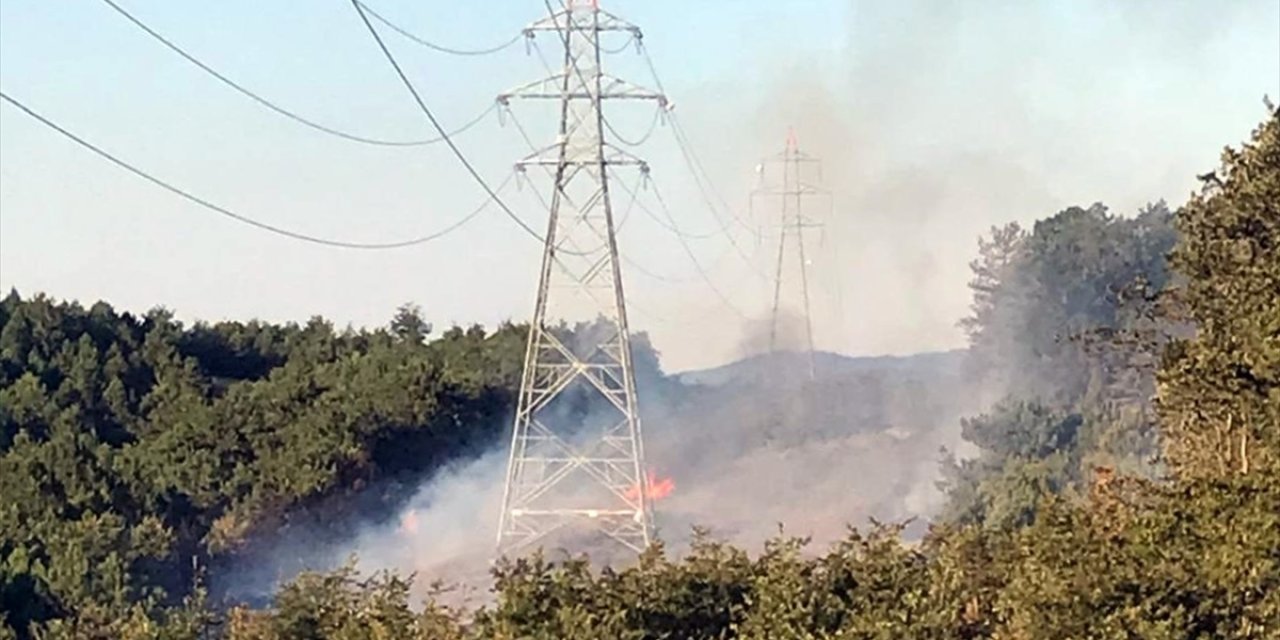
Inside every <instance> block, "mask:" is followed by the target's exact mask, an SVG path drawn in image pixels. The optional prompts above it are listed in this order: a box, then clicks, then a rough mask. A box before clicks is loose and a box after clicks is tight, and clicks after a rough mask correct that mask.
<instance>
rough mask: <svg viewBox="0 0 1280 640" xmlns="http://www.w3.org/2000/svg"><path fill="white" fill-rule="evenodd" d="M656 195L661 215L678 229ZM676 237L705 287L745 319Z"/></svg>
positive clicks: (691, 251) (687, 246)
mask: <svg viewBox="0 0 1280 640" xmlns="http://www.w3.org/2000/svg"><path fill="white" fill-rule="evenodd" d="M654 193H655V194H658V190H657V186H656V185H655V186H654ZM656 197H657V200H658V203H659V205H660V206H661V209H662V213H663V215H665V216H666V218H667V221H668V222H670V223H671V226H672V227H673V228H677V229H678V228H679V225H678V224H677V223H676V219H675V216H673V215H671V210H670V209H668V208H667V205H666V201H665V200H663V199H662V196H661V195H657V196H656ZM676 239H677V240H679V241H680V247H681V248H682V249H684V253H685V255H687V256H688V257H689V261H690V262H692V263H693V267H694V269H696V270H697V272H698V275H699V276H700V277H701V278H702V281H703V282H705V283H706V284H707V288H709V289H711V292H712V293H714V294H715V295H716V297H717V298H720V302H722V303H724V306H725V307H727V308H728V309H729V310H730V311H732V312H734V313H735V314H737V315H738V316H739V317H741V318H743V319H745V318H746V317H747V316H746V314H745V313H743V312H742V310H741V309H739V308H738V307H737V306H736V305H734V304H733V302H732V301H730V300H729V298H728V296H726V295H725V294H724V292H722V291H720V288H719V287H717V286H716V284H715V282H712V280H711V276H710V275H709V274H708V273H707V271H706V269H704V268H702V263H701V262H699V261H698V258H697V256H695V255H694V254H693V249H692V248H690V247H689V243H688V242H685V239H684V237H683V236H682V235H679V234H677V235H676ZM730 240H732V238H730Z"/></svg>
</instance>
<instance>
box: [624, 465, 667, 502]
mask: <svg viewBox="0 0 1280 640" xmlns="http://www.w3.org/2000/svg"><path fill="white" fill-rule="evenodd" d="M645 485H647V486H646V490H647V492H648V494H649V499H650V500H661V499H663V498H665V497H667V496H669V495H671V492H672V491H675V490H676V481H675V480H672V479H671V478H662V479H661V480H659V479H658V476H657V474H655V473H654V472H653V469H650V470H649V473H648V474H646V475H645ZM626 496H627V499H628V500H639V499H640V485H639V484H634V485H631V488H630V489H627V493H626Z"/></svg>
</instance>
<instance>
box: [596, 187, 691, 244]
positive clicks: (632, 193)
mask: <svg viewBox="0 0 1280 640" xmlns="http://www.w3.org/2000/svg"><path fill="white" fill-rule="evenodd" d="M618 185H619V186H620V187H622V190H623V191H625V192H627V194H628V195H630V196H631V197H632V199H633V200H634V199H636V197H637V194H636V191H637V190H632V189H628V188H627V185H625V184H622V183H621V181H618ZM656 189H657V187H655V191H654V194H655V196H656V197H657V198H658V200H659V201H660V202H661V200H662V196H661V194H658V193H657V191H656ZM637 206H639V207H640V210H641V211H643V212H644V213H645V214H646V215H648V216H649V218H651V219H652V220H653V221H654V222H656V223H658V225H659V226H661V227H662V228H663V229H666V230H667V231H670V232H671V233H674V234H676V235H678V236H680V237H682V238H687V239H689V240H706V239H707V238H710V237H712V234H711V233H690V232H687V231H682V230H681V229H679V228H678V227H674V226H672V225H671V223H669V222H667V221H665V220H663V219H662V218H659V217H658V214H656V213H654V212H653V209H650V208H649V207H648V206H646V205H645V204H644V203H643V202H638V203H637ZM662 206H663V207H666V203H665V202H663V203H662Z"/></svg>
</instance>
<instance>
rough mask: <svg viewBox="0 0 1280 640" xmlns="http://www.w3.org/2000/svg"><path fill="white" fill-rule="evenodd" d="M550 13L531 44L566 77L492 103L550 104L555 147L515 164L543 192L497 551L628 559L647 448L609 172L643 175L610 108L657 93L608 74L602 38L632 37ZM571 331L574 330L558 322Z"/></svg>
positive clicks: (643, 493)
mask: <svg viewBox="0 0 1280 640" xmlns="http://www.w3.org/2000/svg"><path fill="white" fill-rule="evenodd" d="M558 4H559V6H558V8H553V7H551V5H550V4H548V5H547V6H548V9H549V15H548V17H546V18H544V19H542V20H540V21H538V22H535V23H533V24H532V25H530V26H529V27H527V28H526V30H525V32H526V35H527V36H528V37H529V38H533V37H535V36H536V34H537V33H539V32H554V33H555V34H556V35H557V36H558V37H559V42H558V44H560V45H562V46H563V49H564V58H563V61H564V65H563V68H562V69H561V70H560V71H559V72H558V73H555V74H553V75H551V76H549V77H547V78H544V79H542V80H538V81H535V82H531V83H529V84H526V85H523V86H521V87H518V88H516V89H513V90H511V91H508V92H506V93H503V94H501V95H500V96H499V97H498V101H499V102H500V103H501V104H502V105H504V106H506V105H509V104H510V103H511V102H512V101H513V100H525V99H542V100H556V101H558V102H559V106H560V108H559V119H560V122H559V135H558V136H557V138H556V141H555V142H554V143H553V144H551V145H549V146H547V147H546V148H544V149H542V150H539V151H537V152H535V153H534V154H532V155H530V156H528V157H526V158H525V159H523V160H521V161H520V162H519V163H517V169H518V170H519V171H522V172H523V171H526V170H527V169H528V167H531V166H532V167H541V168H543V169H544V170H546V171H547V174H548V175H549V177H550V180H551V197H550V204H549V220H548V223H547V229H546V237H545V244H544V249H543V256H542V268H541V274H540V277H539V281H538V295H537V301H536V304H535V308H534V313H533V321H532V323H531V325H530V332H529V342H528V346H527V349H526V352H525V363H524V374H523V378H522V381H521V386H520V396H519V400H518V402H517V409H516V416H515V427H514V430H513V433H512V439H511V451H510V457H509V459H508V464H507V476H506V484H505V487H504V490H503V500H502V513H501V516H500V519H499V524H498V552H499V553H500V554H510V553H514V552H516V551H517V550H520V549H523V548H526V547H528V546H530V545H532V544H534V543H536V542H538V541H540V540H543V539H544V538H545V537H546V536H548V535H549V534H551V533H553V532H557V531H560V530H561V529H566V528H569V527H573V526H583V527H585V528H586V529H588V530H596V531H599V532H601V533H603V534H604V535H605V536H608V537H609V538H612V539H613V540H616V541H618V542H620V543H622V544H623V545H625V546H626V547H628V548H630V549H633V550H636V551H639V550H642V549H643V548H644V547H646V546H648V545H649V543H650V542H651V541H652V540H653V536H654V532H653V513H652V508H651V505H650V500H649V496H648V488H649V487H648V483H647V482H646V474H645V468H646V467H645V461H644V444H643V438H642V433H641V426H640V416H639V413H638V411H637V406H636V387H635V376H634V372H633V370H632V362H631V343H630V333H629V326H628V323H627V308H626V299H625V297H624V295H623V289H622V278H621V272H620V270H619V259H618V247H617V239H616V237H615V234H614V219H613V208H612V206H611V204H610V198H609V180H608V172H609V170H610V167H612V166H619V165H624V166H625V165H629V166H633V167H636V168H638V169H639V170H640V171H647V170H648V167H647V165H646V164H645V163H644V162H643V161H641V160H640V159H638V158H636V157H634V156H632V155H630V154H628V153H626V152H624V151H622V150H621V149H619V148H618V147H616V146H615V145H613V144H612V143H611V142H610V141H609V140H607V139H606V137H605V129H606V123H605V120H604V114H603V110H602V107H603V104H604V102H605V101H607V100H617V99H640V100H653V101H656V102H657V104H658V106H659V108H660V109H665V108H666V106H667V101H666V98H665V97H664V96H662V95H661V94H660V93H657V92H653V91H649V90H647V89H643V88H640V87H637V86H635V85H632V84H630V83H628V82H625V81H623V80H620V79H617V78H614V77H612V76H609V75H607V74H605V73H604V72H603V69H602V66H601V39H602V37H608V36H609V34H611V33H616V32H620V33H621V34H623V35H626V36H628V37H635V38H637V39H638V38H640V36H641V34H640V30H639V29H638V28H637V27H635V26H634V25H631V24H628V23H626V22H624V21H622V20H621V19H619V18H618V17H616V16H614V15H612V14H609V13H607V12H605V11H602V10H601V9H600V8H599V6H598V5H597V3H596V2H584V1H583V0H576V1H575V0H562V1H561V2H560V3H558ZM566 322H578V323H579V324H578V326H577V327H576V329H575V328H574V327H570V326H568V325H566V324H564V323H566Z"/></svg>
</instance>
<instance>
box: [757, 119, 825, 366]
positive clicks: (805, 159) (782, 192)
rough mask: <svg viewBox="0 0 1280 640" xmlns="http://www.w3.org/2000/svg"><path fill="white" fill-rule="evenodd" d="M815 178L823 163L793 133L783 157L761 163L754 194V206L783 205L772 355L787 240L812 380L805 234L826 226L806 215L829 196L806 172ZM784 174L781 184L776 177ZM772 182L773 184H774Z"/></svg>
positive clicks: (818, 178)
mask: <svg viewBox="0 0 1280 640" xmlns="http://www.w3.org/2000/svg"><path fill="white" fill-rule="evenodd" d="M806 167H808V168H809V172H808V173H811V174H815V176H814V177H815V178H816V181H817V183H820V182H821V180H822V161H821V160H819V159H817V158H814V157H812V156H810V155H808V154H806V153H804V152H802V151H800V148H799V146H798V145H797V144H796V136H795V132H794V131H789V132H788V133H787V145H786V147H785V148H784V149H783V151H782V153H780V154H777V155H774V156H770V157H769V158H765V159H764V160H763V161H761V163H760V165H759V167H758V168H757V170H758V171H759V173H760V181H761V186H760V187H759V188H757V189H756V190H755V191H752V193H751V199H752V202H753V203H754V202H755V199H756V198H758V197H769V198H772V199H777V200H778V201H779V205H780V224H779V233H778V259H777V266H776V270H775V271H774V279H773V310H772V314H771V316H770V320H769V322H770V324H769V351H770V352H776V351H777V349H778V322H779V317H780V315H781V312H782V308H781V306H782V289H783V281H784V279H785V278H784V277H783V274H784V273H785V271H786V249H787V240H788V238H794V240H795V261H796V263H797V265H798V267H799V269H798V272H799V275H800V297H801V301H802V303H801V304H802V307H803V308H802V310H801V311H802V313H803V315H804V329H805V340H806V346H807V347H808V350H807V353H808V358H809V363H808V364H809V378H810V379H812V378H814V377H815V375H816V366H815V363H814V342H813V314H812V311H811V309H810V298H809V257H808V256H807V255H806V253H805V231H806V230H807V229H816V228H821V227H822V226H823V224H822V223H821V222H819V221H816V220H814V219H812V218H810V217H809V216H807V215H806V214H805V213H804V206H803V205H804V202H805V200H806V199H808V198H811V197H814V196H821V197H826V198H828V202H830V200H829V198H830V195H831V194H830V192H829V191H827V190H826V189H824V188H822V187H821V186H820V185H819V184H817V183H815V182H811V181H810V179H809V177H808V176H807V175H806V171H805V168H806ZM775 172H777V173H781V176H780V181H779V180H778V178H775V177H774V176H773V173H775ZM771 180H772V182H771Z"/></svg>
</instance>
